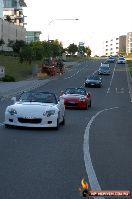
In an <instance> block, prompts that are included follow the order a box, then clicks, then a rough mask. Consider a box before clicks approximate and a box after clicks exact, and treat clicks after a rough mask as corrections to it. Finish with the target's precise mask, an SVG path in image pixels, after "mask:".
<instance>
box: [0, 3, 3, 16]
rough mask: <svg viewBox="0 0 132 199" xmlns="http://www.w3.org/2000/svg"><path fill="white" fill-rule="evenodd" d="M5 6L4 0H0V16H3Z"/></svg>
mask: <svg viewBox="0 0 132 199" xmlns="http://www.w3.org/2000/svg"><path fill="white" fill-rule="evenodd" d="M3 7H4V4H3V0H0V18H3Z"/></svg>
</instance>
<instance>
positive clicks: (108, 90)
mask: <svg viewBox="0 0 132 199" xmlns="http://www.w3.org/2000/svg"><path fill="white" fill-rule="evenodd" d="M115 68H116V64H115V67H114V70H113V73H112V77H111V80H110V85H109V88H108V89H107V93H109V92H110V88H111V84H112V81H113V78H114V73H115Z"/></svg>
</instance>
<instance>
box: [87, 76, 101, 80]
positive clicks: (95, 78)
mask: <svg viewBox="0 0 132 199" xmlns="http://www.w3.org/2000/svg"><path fill="white" fill-rule="evenodd" d="M88 79H93V80H99V77H98V76H89V77H88Z"/></svg>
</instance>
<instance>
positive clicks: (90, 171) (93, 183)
mask: <svg viewBox="0 0 132 199" xmlns="http://www.w3.org/2000/svg"><path fill="white" fill-rule="evenodd" d="M116 108H119V107H113V108H107V109H104V110H101V111H99V112H97V113H96V114H95V115H94V116H93V117H92V118H91V120H90V121H89V123H88V124H87V127H86V129H85V134H84V143H83V152H84V162H85V168H86V172H87V175H88V179H89V183H90V187H91V189H93V190H101V187H100V185H99V182H98V179H97V177H96V174H95V171H94V168H93V165H92V161H91V156H90V150H89V134H90V127H91V125H92V123H93V122H94V120H95V119H96V117H97V116H98V115H100V114H101V113H102V112H104V111H109V110H113V109H116ZM99 198H100V197H98V199H99ZM101 198H102V197H101ZM96 199H97V198H96ZM102 199H103V198H102Z"/></svg>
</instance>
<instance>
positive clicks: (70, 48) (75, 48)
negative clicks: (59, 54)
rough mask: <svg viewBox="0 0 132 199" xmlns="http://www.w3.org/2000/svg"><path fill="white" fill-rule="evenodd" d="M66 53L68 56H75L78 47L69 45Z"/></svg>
mask: <svg viewBox="0 0 132 199" xmlns="http://www.w3.org/2000/svg"><path fill="white" fill-rule="evenodd" d="M67 52H68V53H69V54H70V55H75V53H76V52H78V46H77V45H76V44H74V43H73V44H70V45H69V46H68V47H67Z"/></svg>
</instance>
